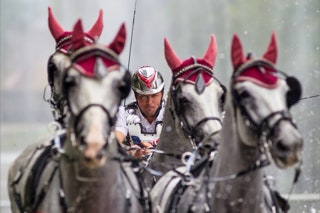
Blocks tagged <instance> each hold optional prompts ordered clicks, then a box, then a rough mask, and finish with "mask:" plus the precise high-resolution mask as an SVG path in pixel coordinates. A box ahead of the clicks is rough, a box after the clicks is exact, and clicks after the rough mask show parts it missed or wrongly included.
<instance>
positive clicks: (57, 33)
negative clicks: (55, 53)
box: [48, 7, 103, 53]
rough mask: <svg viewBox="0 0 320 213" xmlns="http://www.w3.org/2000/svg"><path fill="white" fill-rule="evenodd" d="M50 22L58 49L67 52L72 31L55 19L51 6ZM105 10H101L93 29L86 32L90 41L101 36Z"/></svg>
mask: <svg viewBox="0 0 320 213" xmlns="http://www.w3.org/2000/svg"><path fill="white" fill-rule="evenodd" d="M48 13H49V16H48V24H49V29H50V32H51V35H52V36H53V38H54V39H55V41H56V49H59V50H60V51H62V52H65V53H67V51H68V48H69V46H70V45H71V36H72V35H71V34H72V32H71V31H65V30H64V29H63V28H62V27H61V26H60V24H59V23H58V21H57V20H56V19H55V17H54V16H53V13H52V9H51V7H48ZM102 16H103V12H102V10H100V11H99V16H98V19H97V20H96V22H95V23H94V24H93V26H92V27H91V29H90V30H89V31H87V32H85V39H86V42H88V43H93V42H94V40H95V39H97V38H99V37H100V35H101V32H102V29H103V19H102Z"/></svg>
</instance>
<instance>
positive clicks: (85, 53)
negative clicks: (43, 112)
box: [62, 44, 131, 148]
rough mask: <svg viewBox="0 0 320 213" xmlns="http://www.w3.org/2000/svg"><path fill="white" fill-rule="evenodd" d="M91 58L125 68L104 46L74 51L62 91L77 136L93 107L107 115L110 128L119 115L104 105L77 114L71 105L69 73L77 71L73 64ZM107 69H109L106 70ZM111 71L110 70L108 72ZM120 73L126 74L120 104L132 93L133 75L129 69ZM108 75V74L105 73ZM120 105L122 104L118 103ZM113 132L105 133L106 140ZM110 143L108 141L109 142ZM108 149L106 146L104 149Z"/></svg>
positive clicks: (87, 47) (99, 77) (93, 46)
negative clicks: (82, 120) (73, 70)
mask: <svg viewBox="0 0 320 213" xmlns="http://www.w3.org/2000/svg"><path fill="white" fill-rule="evenodd" d="M90 57H96V58H103V59H106V60H109V61H111V62H112V63H113V64H115V65H117V66H120V67H124V66H123V65H122V64H121V63H120V61H119V58H118V55H117V54H116V53H115V52H114V51H112V50H111V49H109V48H106V47H104V46H101V45H98V44H94V45H90V46H85V47H82V48H80V49H78V50H76V51H73V52H72V53H71V55H70V59H71V65H70V67H69V68H67V69H66V71H65V72H64V75H63V81H62V82H63V84H62V87H63V89H62V91H63V94H64V95H63V96H64V97H65V99H66V102H67V105H68V110H69V113H70V115H71V117H72V118H73V123H72V127H73V129H71V130H72V131H73V133H74V134H75V135H79V132H80V131H81V130H82V128H81V125H79V124H80V120H81V118H82V117H83V115H84V114H85V112H86V111H87V110H89V109H90V108H92V107H99V108H101V109H102V111H103V112H104V113H105V114H106V116H107V119H108V120H107V123H108V124H109V125H110V126H114V124H115V122H116V119H117V117H116V116H117V113H114V114H112V113H111V112H110V111H109V110H108V109H107V108H106V107H105V106H104V105H103V103H89V104H88V105H86V106H84V107H83V108H82V109H80V110H79V112H77V113H76V112H75V110H74V109H73V108H72V105H71V101H70V97H69V93H68V89H69V85H68V80H67V77H68V73H69V70H70V69H71V68H73V69H77V68H76V67H74V66H73V63H77V62H81V61H82V60H85V59H88V58H90ZM106 69H107V68H106ZM107 71H109V70H107ZM120 72H124V73H122V74H123V76H124V77H123V79H122V82H121V85H120V88H118V89H119V90H120V92H121V94H120V97H121V98H120V100H119V101H120V102H121V100H122V99H123V98H125V97H127V95H128V94H129V92H130V87H131V75H130V72H129V71H128V70H127V69H121V70H120ZM105 74H106V73H105ZM104 76H105V75H101V74H99V75H98V74H94V76H93V77H94V78H98V79H102V78H103V77H104ZM117 104H119V105H120V103H117ZM111 130H112V129H110V130H109V132H105V133H104V134H105V136H104V137H105V138H106V139H107V138H108V135H109V134H110V133H111ZM107 142H108V141H107ZM74 145H76V146H79V144H74ZM104 148H106V146H105V147H104Z"/></svg>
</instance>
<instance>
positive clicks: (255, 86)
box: [151, 33, 303, 213]
mask: <svg viewBox="0 0 320 213" xmlns="http://www.w3.org/2000/svg"><path fill="white" fill-rule="evenodd" d="M231 56H232V63H233V66H234V73H233V75H232V79H231V85H230V90H229V93H228V95H227V99H226V115H225V118H224V124H223V128H222V130H221V131H220V133H219V134H220V136H221V142H220V144H219V148H218V151H217V153H216V155H215V156H211V157H210V158H209V159H208V160H207V161H206V163H205V166H204V167H203V168H204V169H202V170H201V171H200V173H201V174H200V175H199V174H198V176H196V175H193V174H192V175H191V176H190V177H189V179H191V180H192V181H184V179H183V178H181V175H179V174H177V173H176V174H174V173H173V172H172V173H171V174H170V175H169V174H168V175H167V176H166V177H165V178H164V180H165V179H167V180H169V183H170V184H171V186H169V187H166V188H165V189H161V187H163V186H164V183H161V179H160V181H159V182H157V184H156V185H155V186H154V188H153V191H152V192H151V199H152V201H153V212H170V211H171V212H219V213H220V212H222V213H224V212H243V213H244V212H281V211H284V212H286V211H287V210H288V206H287V203H286V200H285V199H284V198H282V197H281V196H280V195H279V194H277V193H275V191H273V190H270V189H269V188H268V184H265V180H264V172H263V169H262V168H263V167H265V166H267V165H269V164H270V161H271V158H272V159H273V161H274V162H275V164H276V165H277V166H278V167H279V168H287V167H291V166H294V165H300V164H299V163H300V162H301V156H302V153H301V152H302V146H303V140H302V137H301V135H300V133H299V131H298V130H297V127H296V124H295V123H294V122H293V119H292V117H291V115H290V112H289V109H290V107H291V106H292V105H293V104H295V103H297V101H298V100H299V98H300V96H301V86H300V83H299V81H298V80H297V79H295V78H294V77H290V76H287V75H286V74H285V73H283V72H281V71H280V70H277V69H276V68H275V63H276V59H277V44H276V38H275V34H274V33H273V34H272V38H271V42H270V44H269V46H268V49H267V51H266V52H265V53H264V55H263V57H262V58H261V59H253V58H252V57H251V56H250V55H249V56H248V57H247V58H246V57H244V55H243V49H242V45H241V42H240V40H239V38H238V36H237V35H235V36H234V38H233V42H232V49H231ZM212 159H214V160H212ZM185 170H186V168H181V169H180V170H179V171H180V172H181V173H182V174H183V172H185ZM167 184H168V181H167Z"/></svg>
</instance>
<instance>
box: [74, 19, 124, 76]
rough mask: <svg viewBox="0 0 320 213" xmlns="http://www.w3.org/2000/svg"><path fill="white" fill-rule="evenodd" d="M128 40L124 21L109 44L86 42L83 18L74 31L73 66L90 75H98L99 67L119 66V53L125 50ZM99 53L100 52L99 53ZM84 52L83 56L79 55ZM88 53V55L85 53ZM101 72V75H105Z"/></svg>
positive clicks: (109, 69)
mask: <svg viewBox="0 0 320 213" xmlns="http://www.w3.org/2000/svg"><path fill="white" fill-rule="evenodd" d="M125 41H126V29H125V25H124V23H123V24H122V25H121V26H120V29H119V31H118V33H117V35H116V37H115V38H114V39H113V41H112V42H111V43H110V44H109V45H106V46H104V45H100V44H96V43H94V44H91V43H88V42H86V39H85V33H84V32H83V29H82V24H81V20H79V21H78V22H77V23H76V25H75V26H74V30H73V32H72V46H71V48H72V51H73V53H72V55H71V58H72V60H73V66H74V68H76V69H77V70H78V71H79V72H80V73H82V74H83V75H86V76H88V77H98V76H97V74H98V73H97V72H96V71H97V69H96V68H97V67H99V66H100V65H103V66H105V67H108V69H107V71H112V70H115V69H118V68H119V61H118V55H119V54H120V53H121V52H122V51H123V48H124V45H125ZM97 53H98V54H97ZM80 54H82V55H83V56H81V57H79V59H77V57H78V56H79V55H80ZM84 54H86V55H84ZM104 74H105V73H104ZM104 74H103V73H100V75H104Z"/></svg>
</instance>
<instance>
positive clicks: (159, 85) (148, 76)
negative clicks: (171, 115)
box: [132, 66, 164, 95]
mask: <svg viewBox="0 0 320 213" xmlns="http://www.w3.org/2000/svg"><path fill="white" fill-rule="evenodd" d="M163 88H164V81H163V78H162V76H161V74H160V73H159V72H158V71H157V70H156V69H155V68H153V67H150V66H142V67H140V68H139V69H138V70H137V71H136V72H135V73H134V74H133V76H132V89H133V91H135V92H136V93H139V94H141V95H152V94H155V93H158V92H160V91H162V90H163Z"/></svg>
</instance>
